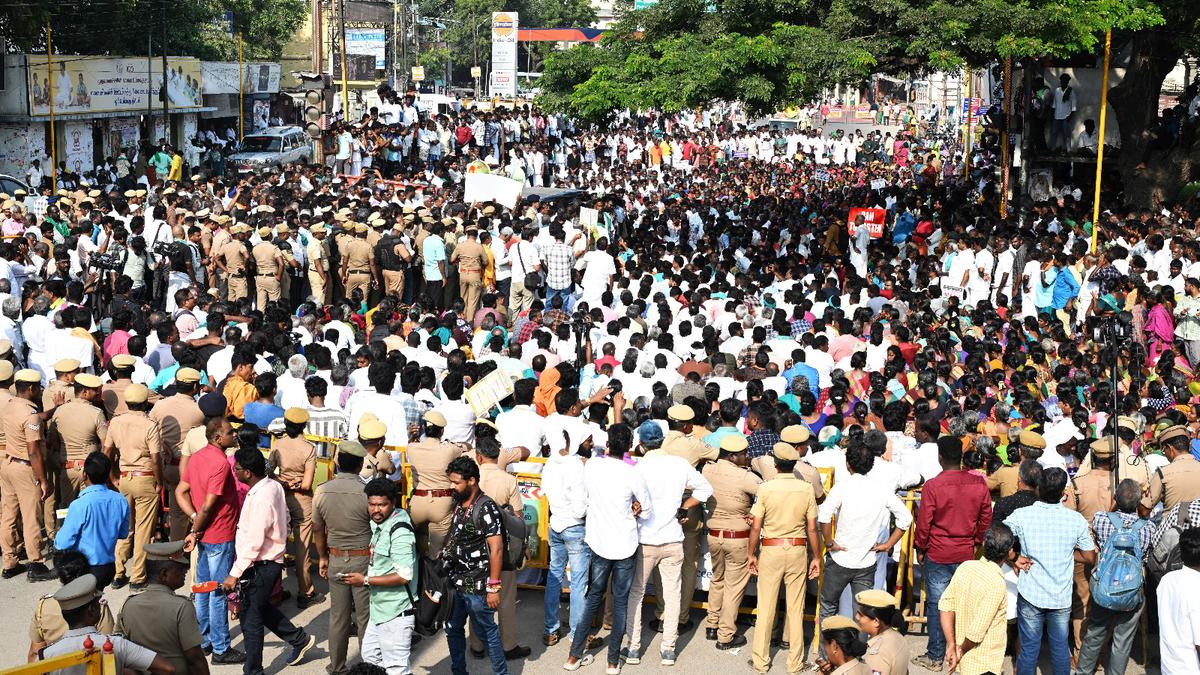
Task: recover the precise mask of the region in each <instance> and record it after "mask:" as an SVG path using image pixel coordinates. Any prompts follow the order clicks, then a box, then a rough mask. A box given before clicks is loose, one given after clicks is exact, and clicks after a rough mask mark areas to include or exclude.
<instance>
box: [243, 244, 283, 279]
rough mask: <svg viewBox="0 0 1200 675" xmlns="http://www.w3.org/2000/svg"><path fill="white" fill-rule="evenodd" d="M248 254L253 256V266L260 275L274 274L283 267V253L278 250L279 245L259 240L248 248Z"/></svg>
mask: <svg viewBox="0 0 1200 675" xmlns="http://www.w3.org/2000/svg"><path fill="white" fill-rule="evenodd" d="M250 255H252V256H254V266H255V267H256V268H257V270H258V271H257V272H255V274H257V275H258V276H260V277H265V276H272V277H273V276H275V275H276V274H278V273H279V271H280V270H281V269H282V268H283V255H282V254H281V253H280V252H279V247H278V246H276V245H275V244H272V243H271V242H267V241H260V242H259V243H257V244H255V245H254V248H252V249H250Z"/></svg>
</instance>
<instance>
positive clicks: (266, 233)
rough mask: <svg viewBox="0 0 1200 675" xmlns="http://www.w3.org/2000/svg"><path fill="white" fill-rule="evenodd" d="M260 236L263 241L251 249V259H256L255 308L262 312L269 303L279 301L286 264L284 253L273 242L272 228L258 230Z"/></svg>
mask: <svg viewBox="0 0 1200 675" xmlns="http://www.w3.org/2000/svg"><path fill="white" fill-rule="evenodd" d="M258 236H259V237H260V238H261V239H262V241H260V242H258V243H257V244H255V245H254V248H252V249H250V257H252V258H254V288H255V297H256V299H257V302H256V304H255V307H257V308H258V310H259V311H262V310H263V309H264V308H265V307H266V306H267V303H268V302H271V301H273V300H278V299H279V288H280V284H281V283H283V268H284V266H285V263H284V261H283V253H281V252H280V251H279V247H278V246H276V245H275V244H274V243H272V242H271V228H269V227H260V228H258Z"/></svg>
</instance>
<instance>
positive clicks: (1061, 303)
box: [1050, 267, 1079, 309]
mask: <svg viewBox="0 0 1200 675" xmlns="http://www.w3.org/2000/svg"><path fill="white" fill-rule="evenodd" d="M1077 295H1079V280H1078V279H1076V278H1075V273H1074V272H1072V271H1071V270H1070V268H1067V267H1064V268H1062V269H1060V270H1059V271H1058V276H1057V277H1055V279H1054V295H1053V298H1052V299H1051V301H1050V306H1051V307H1053V308H1054V309H1063V308H1064V307H1066V306H1067V303H1068V302H1070V301H1071V300H1072V299H1074V298H1075V296H1077Z"/></svg>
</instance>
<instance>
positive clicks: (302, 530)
mask: <svg viewBox="0 0 1200 675" xmlns="http://www.w3.org/2000/svg"><path fill="white" fill-rule="evenodd" d="M284 495H285V498H286V500H287V505H288V516H289V519H288V520H289V522H288V524H289V527H290V528H291V531H292V541H291V547H292V558H294V559H295V561H296V586H297V593H298V594H299V595H301V596H308V595H312V594H313V583H312V570H311V569H310V563H311V562H312V559H311V558H310V557H309V555H308V550H309V547H311V546H312V540H313V527H312V502H313V498H312V493H311V492H292V491H291V490H288V491H286V492H285V493H284Z"/></svg>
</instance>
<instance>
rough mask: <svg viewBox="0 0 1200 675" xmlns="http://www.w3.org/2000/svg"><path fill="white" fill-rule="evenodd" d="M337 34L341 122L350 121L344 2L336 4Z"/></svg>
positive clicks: (340, 0)
mask: <svg viewBox="0 0 1200 675" xmlns="http://www.w3.org/2000/svg"><path fill="white" fill-rule="evenodd" d="M338 22H339V25H340V28H339V32H340V33H341V34H342V49H341V52H342V54H341V61H342V120H343V121H344V122H349V121H350V86H349V83H347V82H346V0H339V2H338Z"/></svg>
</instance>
